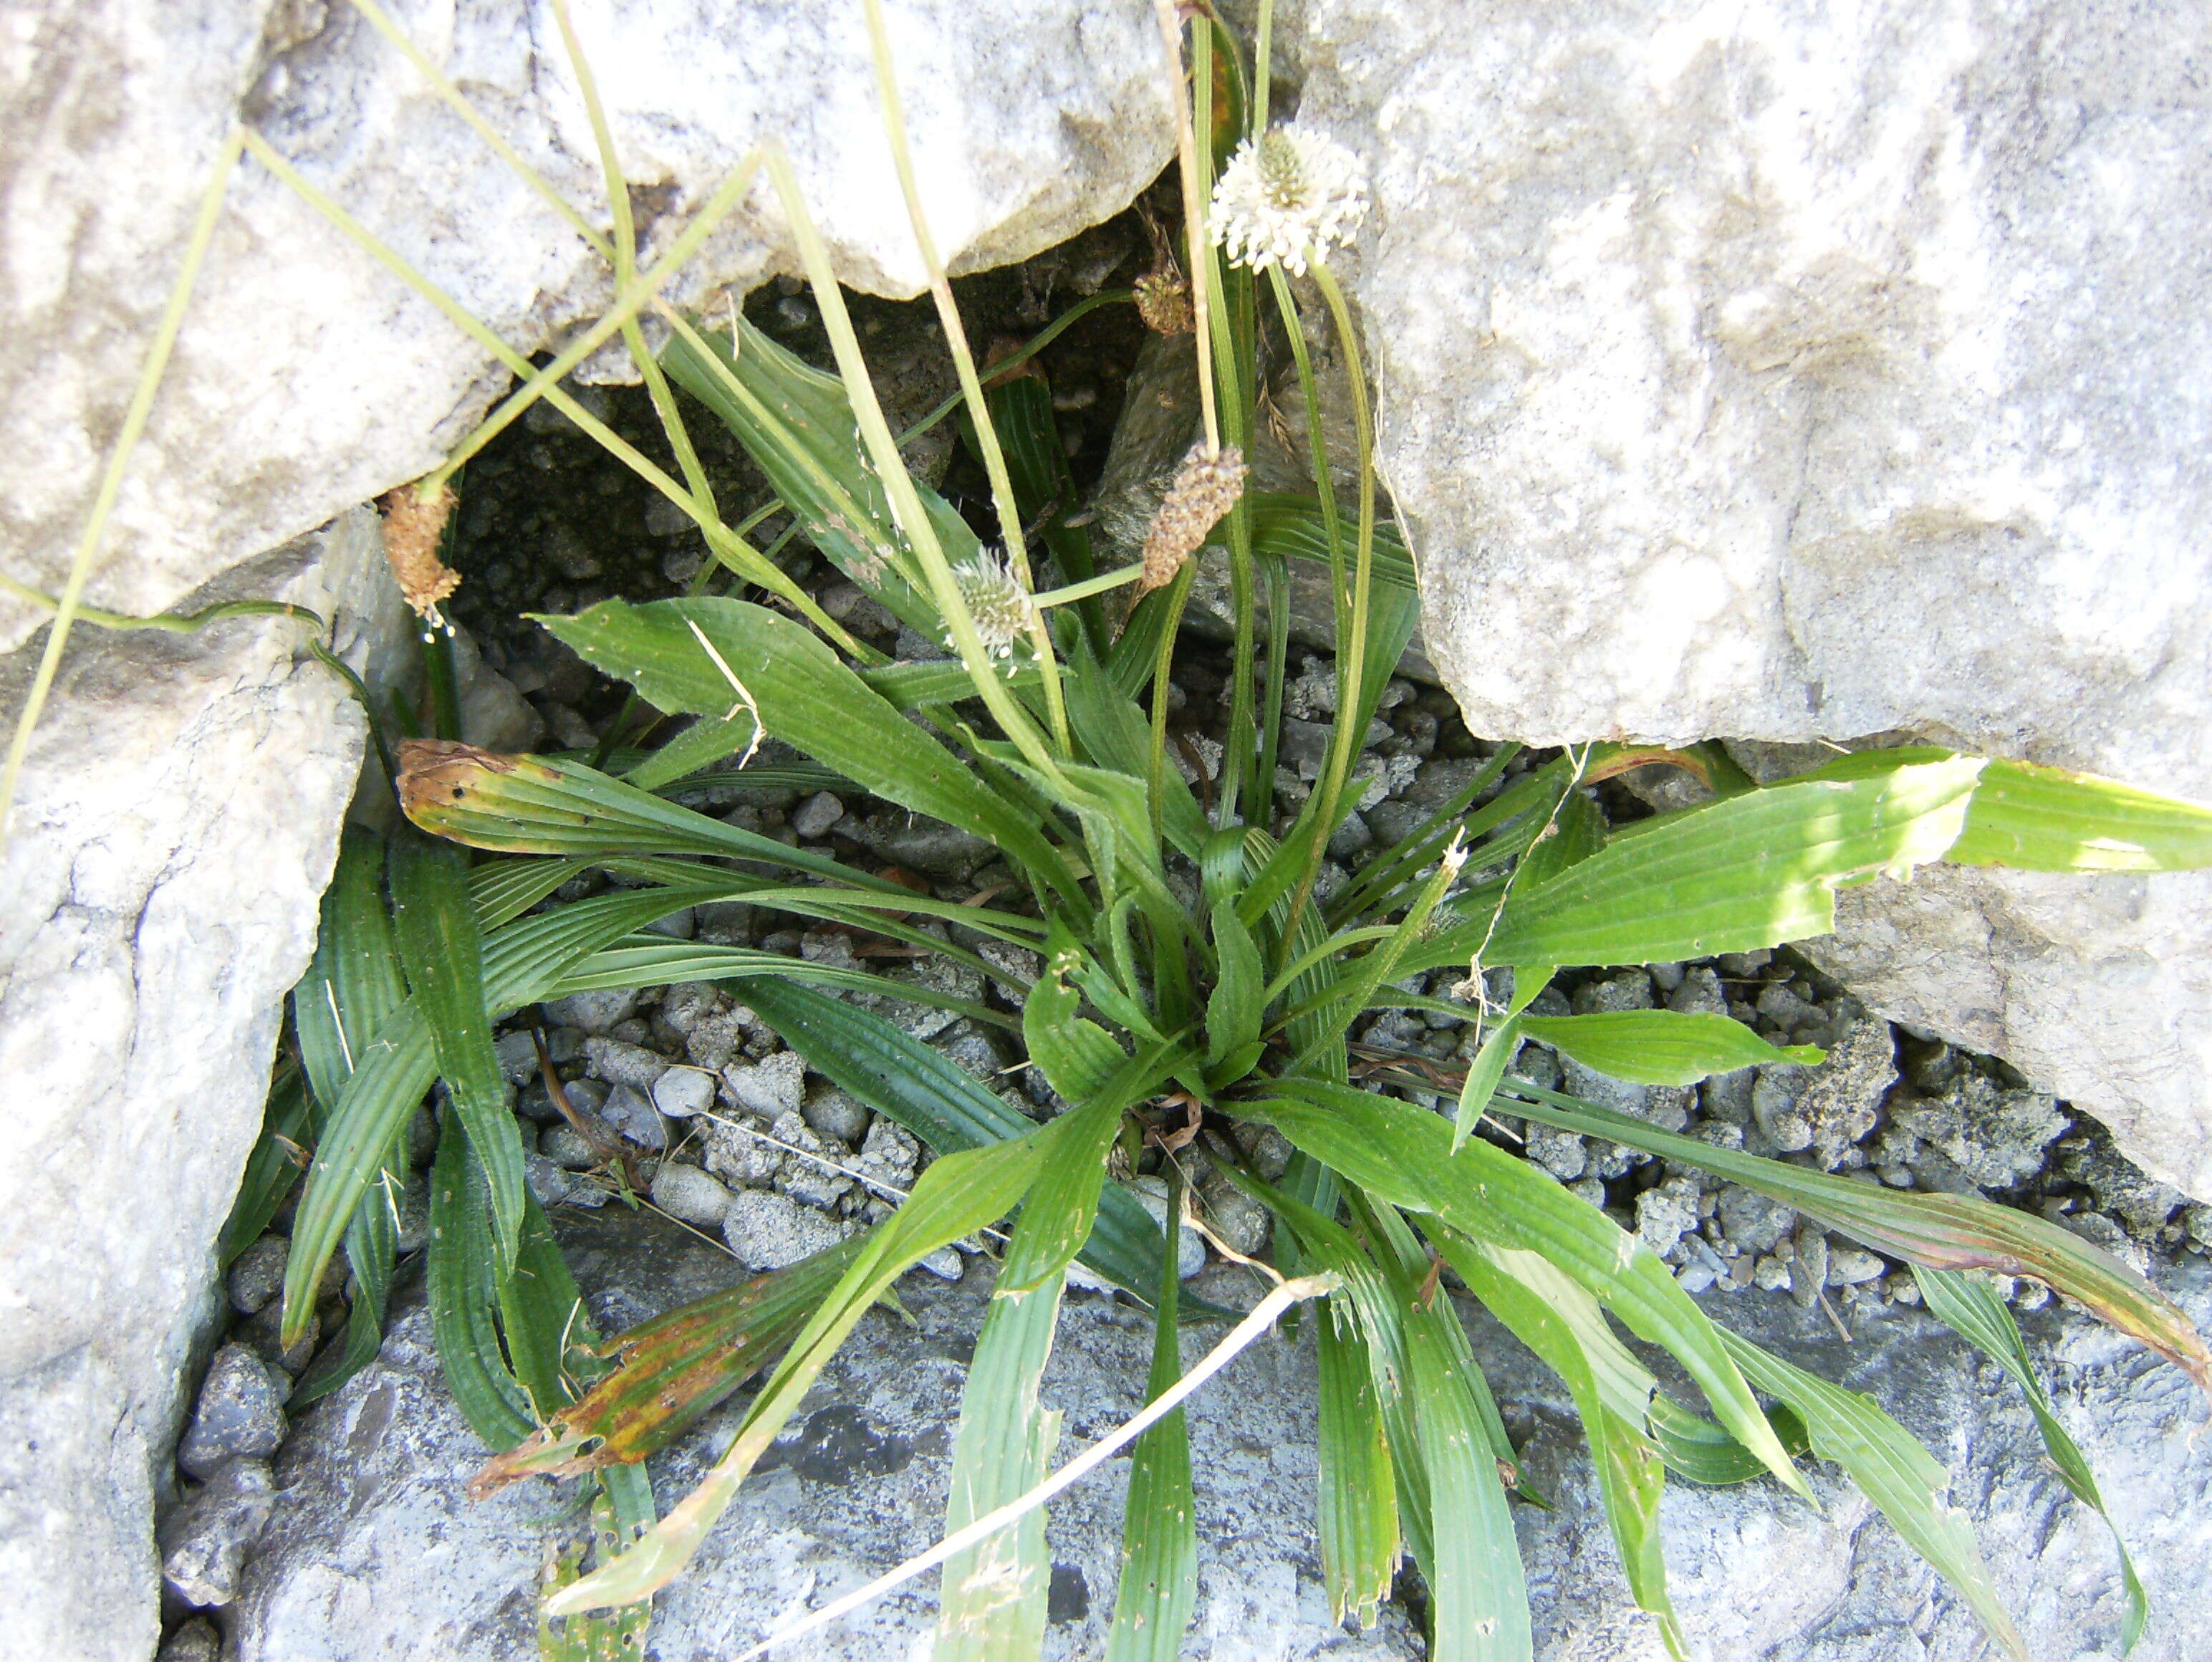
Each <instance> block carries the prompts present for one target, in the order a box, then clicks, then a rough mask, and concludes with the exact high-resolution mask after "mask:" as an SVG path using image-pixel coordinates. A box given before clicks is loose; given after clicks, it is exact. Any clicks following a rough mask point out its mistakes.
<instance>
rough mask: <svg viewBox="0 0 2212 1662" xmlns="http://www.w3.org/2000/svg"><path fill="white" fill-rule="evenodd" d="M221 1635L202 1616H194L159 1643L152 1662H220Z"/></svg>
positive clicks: (212, 1624) (213, 1624) (213, 1625)
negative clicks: (159, 1647) (158, 1648)
mask: <svg viewBox="0 0 2212 1662" xmlns="http://www.w3.org/2000/svg"><path fill="white" fill-rule="evenodd" d="M154 1662H222V1635H221V1634H219V1633H217V1632H216V1630H215V1623H213V1622H210V1621H209V1620H208V1619H207V1617H205V1616H194V1617H192V1619H191V1621H189V1622H185V1624H184V1625H183V1626H182V1627H180V1628H179V1629H177V1630H176V1631H175V1632H174V1633H173V1634H171V1635H169V1636H168V1637H167V1639H164V1640H163V1641H161V1650H160V1651H159V1652H158V1653H156V1654H155V1658H154Z"/></svg>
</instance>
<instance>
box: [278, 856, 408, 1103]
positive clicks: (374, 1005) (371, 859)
mask: <svg viewBox="0 0 2212 1662" xmlns="http://www.w3.org/2000/svg"><path fill="white" fill-rule="evenodd" d="M383 876H384V844H383V843H382V842H381V841H380V839H379V838H378V837H375V836H374V834H372V833H371V832H368V831H363V830H362V829H361V828H360V827H359V826H356V825H349V826H348V827H346V829H345V832H344V834H343V837H341V838H340V840H339V843H338V861H337V868H335V869H334V870H333V871H332V872H331V884H330V887H329V888H327V889H325V891H324V892H323V900H322V908H321V918H320V926H319V928H318V929H317V931H316V934H315V955H314V957H313V959H312V960H311V961H310V962H309V964H308V965H307V974H306V975H304V976H302V977H301V978H300V984H299V985H298V986H296V987H295V988H294V989H292V1024H293V1028H294V1030H295V1032H297V1033H298V1034H299V1038H300V1059H301V1062H302V1063H303V1064H304V1065H305V1066H306V1068H307V1078H308V1081H309V1082H310V1083H311V1084H312V1085H313V1087H314V1092H315V1095H316V1097H317V1099H319V1102H320V1103H321V1105H322V1108H323V1111H324V1112H325V1113H328V1112H329V1111H330V1110H331V1108H332V1107H334V1106H335V1105H337V1100H338V1097H339V1095H340V1094H341V1093H343V1090H344V1088H345V1082H346V1081H347V1080H348V1079H349V1078H350V1077H351V1076H352V1075H353V1070H354V1067H355V1065H356V1060H357V1058H358V1057H359V1056H361V1055H362V1053H363V1052H364V1051H366V1050H368V1042H369V1040H370V1038H373V1037H374V1034H375V1032H376V1030H377V1028H378V1026H380V1025H381V1024H382V1022H383V1020H384V1019H385V1017H386V1016H387V1015H389V1014H392V1011H393V1010H394V1009H395V1008H398V1005H399V1004H400V1003H401V1002H402V1001H404V999H405V998H406V996H407V986H406V983H405V982H404V980H403V979H402V978H401V977H400V971H399V955H398V951H397V949H396V948H395V947H393V945H392V915H391V913H390V912H389V911H387V910H386V908H385V904H384V891H383V883H382V879H383Z"/></svg>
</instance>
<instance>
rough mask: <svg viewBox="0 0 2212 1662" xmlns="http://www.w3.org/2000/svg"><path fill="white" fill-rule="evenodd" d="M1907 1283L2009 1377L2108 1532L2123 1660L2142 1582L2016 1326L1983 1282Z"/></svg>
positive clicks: (2136, 1623) (1948, 1274)
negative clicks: (2121, 1608) (2120, 1598)
mask: <svg viewBox="0 0 2212 1662" xmlns="http://www.w3.org/2000/svg"><path fill="white" fill-rule="evenodd" d="M1912 1278H1913V1280H1914V1281H1915V1282H1917V1283H1918V1284H1919V1287H1920V1294H1921V1297H1922V1298H1923V1300H1926V1302H1927V1305H1928V1310H1929V1314H1930V1315H1933V1316H1936V1317H1938V1318H1941V1319H1942V1321H1943V1322H1944V1323H1945V1324H1947V1325H1948V1326H1949V1327H1950V1328H1951V1329H1952V1330H1953V1331H1954V1332H1956V1333H1957V1334H1959V1335H1960V1336H1961V1337H1963V1338H1965V1339H1966V1341H1967V1342H1970V1343H1972V1344H1973V1345H1974V1346H1976V1347H1977V1348H1979V1349H1980V1350H1981V1351H1982V1352H1983V1353H1984V1355H1987V1356H1988V1357H1990V1360H1991V1361H1995V1362H1996V1365H1997V1366H1998V1367H2002V1369H2004V1371H2005V1372H2006V1373H2008V1374H2010V1375H2011V1376H2012V1379H2013V1383H2014V1384H2015V1385H2018V1386H2019V1387H2020V1389H2021V1395H2022V1396H2024V1397H2027V1406H2028V1408H2029V1409H2030V1411H2031V1412H2033V1414H2034V1415H2035V1424H2036V1428H2037V1429H2038V1430H2039V1431H2040V1432H2041V1433H2042V1434H2043V1447H2044V1452H2046V1453H2047V1454H2049V1455H2050V1456H2051V1464H2053V1465H2055V1466H2056V1467H2057V1468H2058V1476H2059V1478H2060V1480H2061V1481H2062V1482H2064V1483H2065V1485H2066V1487H2067V1488H2069V1489H2071V1490H2073V1491H2074V1495H2075V1498H2076V1499H2077V1500H2079V1501H2081V1504H2082V1505H2084V1506H2086V1507H2089V1508H2091V1509H2092V1510H2093V1511H2094V1512H2095V1513H2097V1514H2098V1515H2099V1516H2100V1517H2101V1518H2103V1519H2104V1520H2105V1522H2106V1524H2107V1525H2109V1526H2110V1527H2111V1529H2112V1546H2113V1549H2115V1550H2116V1551H2118V1554H2119V1555H2120V1582H2121V1585H2122V1586H2124V1587H2125V1588H2126V1590H2127V1596H2128V1613H2127V1615H2126V1616H2124V1617H2123V1618H2122V1620H2121V1622H2120V1654H2121V1655H2123V1656H2125V1655H2126V1654H2127V1653H2129V1652H2130V1651H2132V1650H2133V1649H2135V1647H2136V1641H2137V1640H2139V1639H2141V1638H2142V1630H2143V1623H2144V1622H2145V1621H2146V1620H2147V1619H2148V1616H2149V1614H2150V1601H2149V1598H2148V1595H2146V1594H2145V1592H2143V1585H2142V1578H2141V1577H2140V1576H2138V1575H2137V1574H2136V1563H2135V1560H2134V1558H2132V1557H2131V1556H2130V1555H2129V1553H2128V1543H2126V1542H2125V1541H2124V1540H2122V1539H2121V1538H2120V1527H2119V1525H2118V1524H2117V1523H2115V1522H2113V1519H2112V1513H2110V1512H2109V1511H2108V1510H2106V1506H2105V1497H2104V1495H2102V1494H2101V1493H2100V1492H2099V1490H2098V1488H2097V1475H2096V1473H2095V1472H2093V1471H2092V1470H2090V1469H2089V1461H2088V1458H2087V1456H2085V1455H2084V1454H2083V1453H2082V1452H2081V1445H2079V1444H2078V1443H2076V1442H2075V1440H2074V1439H2073V1436H2072V1434H2070V1433H2069V1432H2068V1431H2067V1429H2066V1428H2065V1427H2064V1426H2063V1425H2062V1424H2060V1423H2059V1421H2058V1415H2057V1410H2056V1409H2054V1408H2053V1407H2052V1406H2051V1393H2050V1392H2049V1391H2046V1390H2045V1389H2044V1385H2043V1378H2042V1376H2041V1375H2040V1374H2039V1373H2037V1372H2036V1369H2035V1364H2034V1362H2033V1361H2032V1360H2031V1359H2030V1358H2029V1356H2028V1354H2027V1344H2026V1343H2025V1342H2023V1341H2022V1340H2021V1336H2020V1325H2019V1324H2018V1323H2016V1322H2015V1321H2014V1320H2013V1318H2012V1312H2011V1311H2009V1310H2008V1309H2006V1308H2005V1302H2004V1300H2002V1299H2001V1298H1999V1297H1998V1296H1997V1294H1996V1289H1995V1288H1992V1287H1990V1285H1989V1283H1988V1282H1984V1281H1981V1280H1978V1279H1977V1278H1975V1277H1973V1276H1971V1275H1960V1273H1959V1272H1958V1271H1956V1270H1954V1269H1915V1270H1914V1271H1913V1272H1912Z"/></svg>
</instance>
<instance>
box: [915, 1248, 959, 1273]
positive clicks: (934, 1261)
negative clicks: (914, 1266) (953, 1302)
mask: <svg viewBox="0 0 2212 1662" xmlns="http://www.w3.org/2000/svg"><path fill="white" fill-rule="evenodd" d="M918 1267H919V1268H921V1269H927V1271H928V1272H929V1273H930V1274H931V1275H934V1276H936V1277H937V1278H938V1279H939V1280H940V1281H948V1282H957V1281H958V1280H959V1279H960V1278H961V1276H963V1275H966V1274H967V1273H968V1260H967V1259H965V1258H963V1257H961V1256H960V1253H959V1251H958V1249H957V1248H955V1247H950V1246H940V1247H939V1248H938V1249H937V1251H934V1252H931V1253H928V1254H927V1255H925V1256H924V1257H923V1258H922V1260H921V1263H920V1265H919V1266H918Z"/></svg>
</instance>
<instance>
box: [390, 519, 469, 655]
mask: <svg viewBox="0 0 2212 1662" xmlns="http://www.w3.org/2000/svg"><path fill="white" fill-rule="evenodd" d="M452 517H453V489H452V487H451V486H448V485H441V486H439V488H438V491H437V494H436V495H435V496H429V497H427V498H426V497H424V496H422V493H421V492H419V491H417V490H416V489H415V488H414V487H413V486H412V485H402V486H401V487H400V488H399V489H398V490H395V491H393V492H392V493H391V495H389V496H386V497H385V499H384V557H385V558H386V560H387V561H389V562H390V563H391V566H392V576H393V577H394V578H395V579H397V580H398V584H399V592H400V594H403V595H404V596H406V599H407V604H408V605H409V606H413V607H414V608H415V611H416V615H417V616H419V617H423V618H429V619H430V620H431V621H432V622H434V623H435V621H437V616H438V602H439V601H441V600H444V599H445V598H446V597H447V595H448V594H452V593H453V591H454V590H455V589H457V588H459V587H460V586H461V574H460V573H459V572H458V571H456V570H454V569H453V568H452V567H451V566H449V565H447V563H445V562H444V561H443V560H441V559H440V558H439V557H438V543H439V540H440V539H441V538H442V537H443V536H444V535H445V534H446V521H447V520H449V519H451V518H452Z"/></svg>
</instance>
